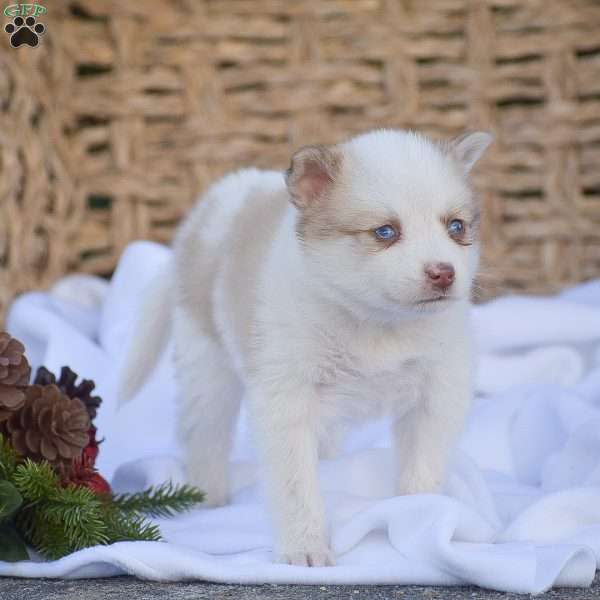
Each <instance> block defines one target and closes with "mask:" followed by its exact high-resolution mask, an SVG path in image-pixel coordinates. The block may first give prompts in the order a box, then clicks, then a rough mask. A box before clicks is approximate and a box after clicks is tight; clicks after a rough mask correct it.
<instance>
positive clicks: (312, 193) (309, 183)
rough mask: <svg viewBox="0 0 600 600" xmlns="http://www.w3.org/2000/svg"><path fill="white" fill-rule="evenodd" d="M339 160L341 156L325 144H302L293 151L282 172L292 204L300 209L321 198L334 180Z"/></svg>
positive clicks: (338, 168)
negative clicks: (284, 170)
mask: <svg viewBox="0 0 600 600" xmlns="http://www.w3.org/2000/svg"><path fill="white" fill-rule="evenodd" d="M341 161H342V157H341V155H340V154H338V153H337V152H336V151H335V150H333V149H331V148H328V147H327V146H304V147H303V148H300V150H298V151H297V152H295V153H294V155H293V156H292V164H291V165H290V168H289V169H288V170H287V171H286V174H285V182H286V184H287V187H288V190H289V192H290V196H291V200H292V202H293V204H294V205H296V206H297V207H298V208H300V209H302V208H307V207H308V206H312V205H314V204H316V203H318V202H319V201H320V200H321V199H323V198H324V197H325V196H326V195H327V194H328V192H329V191H330V190H331V187H332V186H333V185H334V183H335V181H336V178H337V176H338V174H339V171H340V167H341Z"/></svg>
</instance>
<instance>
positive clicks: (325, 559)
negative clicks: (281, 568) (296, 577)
mask: <svg viewBox="0 0 600 600" xmlns="http://www.w3.org/2000/svg"><path fill="white" fill-rule="evenodd" d="M280 562H282V563H285V564H288V565H294V566H296V567H335V557H334V555H333V552H331V550H329V548H326V549H324V550H316V551H315V550H293V551H291V552H285V553H284V554H282V555H281V557H280Z"/></svg>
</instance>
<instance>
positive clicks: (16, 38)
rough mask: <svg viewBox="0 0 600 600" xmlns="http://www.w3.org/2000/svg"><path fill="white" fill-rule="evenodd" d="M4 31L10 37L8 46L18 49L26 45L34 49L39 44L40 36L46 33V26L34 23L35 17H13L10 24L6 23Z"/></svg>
mask: <svg viewBox="0 0 600 600" xmlns="http://www.w3.org/2000/svg"><path fill="white" fill-rule="evenodd" d="M4 31H6V33H8V34H9V35H10V45H11V46H12V47H13V48H18V47H19V46H22V45H23V44H27V45H28V46H31V47H32V48H35V47H36V46H37V45H38V44H39V42H40V37H39V36H40V35H43V34H44V33H45V31H46V26H45V25H43V24H42V23H36V22H35V17H27V18H26V19H23V17H15V18H14V19H13V21H12V23H7V24H6V26H5V27H4Z"/></svg>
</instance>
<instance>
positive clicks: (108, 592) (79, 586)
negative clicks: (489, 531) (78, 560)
mask: <svg viewBox="0 0 600 600" xmlns="http://www.w3.org/2000/svg"><path fill="white" fill-rule="evenodd" d="M523 597H524V596H520V595H518V594H504V593H499V592H489V591H485V590H481V589H479V588H470V587H469V588H441V587H434V588H432V587H420V586H339V585H328V586H298V585H259V586H240V585H220V584H213V583H155V582H148V581H140V580H139V579H134V578H132V577H113V578H110V579H87V580H85V579H84V580H78V581H74V580H67V581H65V580H53V579H13V578H4V579H3V578H0V600H157V599H159V598H168V599H169V600H203V599H205V598H210V599H211V600H217V599H218V600H229V599H231V600H258V599H261V600H262V599H268V600H342V599H343V600H361V599H362V600H384V599H386V600H387V599H390V598H391V599H397V600H458V599H468V600H522V598H523ZM588 598H589V599H591V598H598V599H600V577H596V582H595V583H594V586H593V587H592V588H590V589H559V590H552V591H551V592H548V593H546V594H542V595H540V596H536V600H538V599H539V600H584V599H586V600H587V599H588Z"/></svg>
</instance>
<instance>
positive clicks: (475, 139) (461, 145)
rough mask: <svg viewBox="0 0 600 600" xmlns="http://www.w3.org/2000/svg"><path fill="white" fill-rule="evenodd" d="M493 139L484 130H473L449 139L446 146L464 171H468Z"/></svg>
mask: <svg viewBox="0 0 600 600" xmlns="http://www.w3.org/2000/svg"><path fill="white" fill-rule="evenodd" d="M493 141H494V137H493V136H492V134H490V133H487V132H486V131H473V132H468V133H464V134H463V135H459V136H458V137H456V138H454V139H453V140H451V141H450V143H449V145H448V148H449V151H450V154H451V155H452V156H453V157H454V159H455V160H456V161H457V162H458V163H459V164H460V166H461V167H462V168H463V170H464V172H465V173H469V172H470V171H471V169H472V168H473V166H474V165H475V163H476V162H477V161H478V160H479V159H480V158H481V157H482V155H483V153H484V152H485V151H486V150H487V147H488V146H489V145H490V144H491V143H492V142H493Z"/></svg>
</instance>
